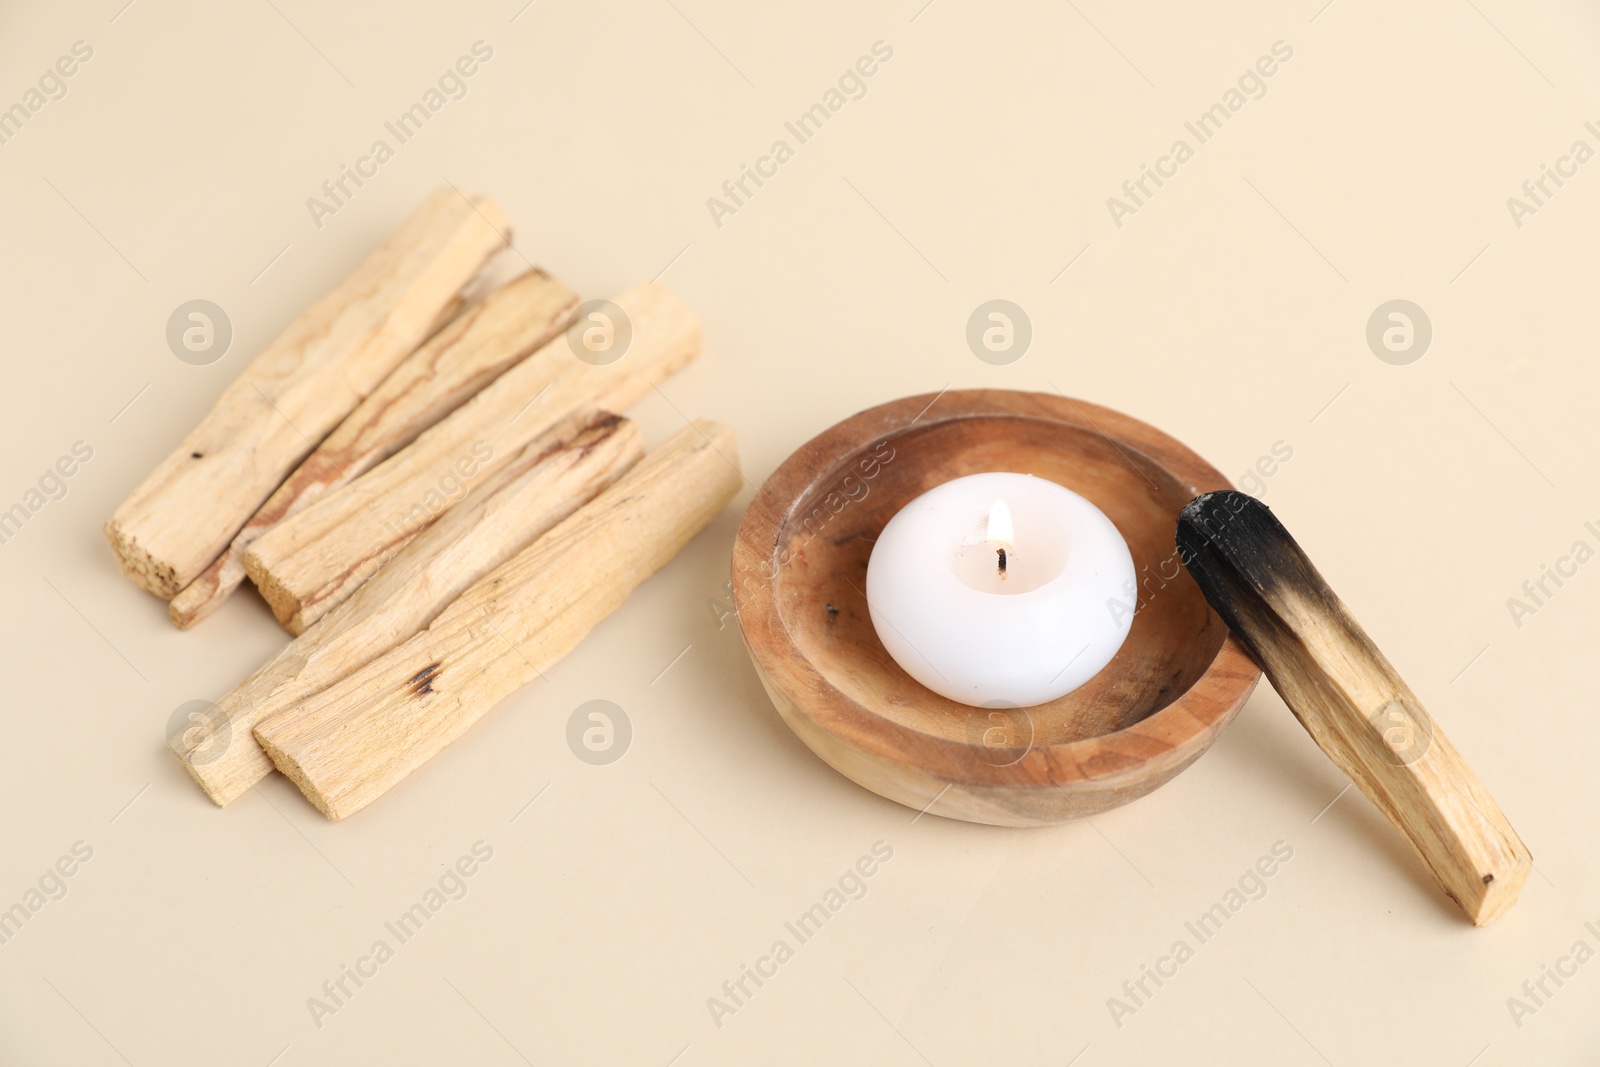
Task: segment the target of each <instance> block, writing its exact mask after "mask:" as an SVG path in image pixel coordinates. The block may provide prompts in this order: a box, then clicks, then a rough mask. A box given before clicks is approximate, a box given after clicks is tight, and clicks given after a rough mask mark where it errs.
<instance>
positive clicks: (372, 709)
mask: <svg viewBox="0 0 1600 1067" xmlns="http://www.w3.org/2000/svg"><path fill="white" fill-rule="evenodd" d="M737 462H738V460H737V456H736V452H735V446H734V439H733V431H732V430H730V429H728V428H727V427H726V426H721V425H719V424H717V423H714V422H709V421H705V420H702V421H700V422H697V423H695V424H694V425H693V426H690V427H686V428H684V429H683V430H681V431H680V432H679V433H678V434H677V435H676V436H674V437H673V438H671V439H670V440H669V441H667V442H666V443H665V444H663V445H662V446H661V447H660V448H657V449H656V450H655V451H653V452H651V453H650V454H649V455H647V456H646V457H645V459H644V461H643V462H641V463H640V464H639V465H638V466H637V467H635V468H634V469H633V470H631V471H629V472H628V473H627V474H626V475H624V476H623V478H622V480H621V481H619V482H617V484H616V485H614V486H612V487H611V488H610V489H607V490H606V491H605V492H604V493H601V494H600V496H598V497H596V498H595V499H594V501H593V502H591V503H589V504H587V505H585V506H584V507H582V508H580V509H579V510H578V512H577V513H576V514H575V515H573V516H572V517H571V518H569V519H567V520H566V521H565V522H563V523H562V524H561V525H559V526H557V527H556V528H555V529H553V530H551V531H550V532H549V533H547V534H545V535H544V536H543V537H541V538H540V539H539V540H537V541H535V542H534V543H533V544H532V545H531V546H529V547H528V548H527V549H525V550H523V551H522V552H521V553H520V554H519V555H517V556H516V557H515V558H513V559H512V560H510V561H509V562H508V563H506V564H505V565H504V566H502V567H500V568H499V569H498V570H496V571H494V572H493V573H491V574H489V575H488V576H487V577H485V578H483V579H481V580H480V581H479V582H478V583H477V584H475V585H474V586H472V588H470V589H468V590H467V591H466V592H465V593H463V594H462V595H461V597H460V599H458V600H457V601H456V602H455V603H453V604H451V605H450V606H449V607H448V608H446V609H445V611H444V613H443V614H441V615H440V616H439V618H438V619H436V620H434V622H433V623H432V625H430V626H429V627H428V628H427V629H426V630H424V631H423V632H421V633H419V634H417V635H416V636H415V637H413V638H411V640H409V641H407V642H406V643H405V644H403V645H400V646H398V647H397V648H395V649H393V650H392V651H390V652H388V653H387V654H385V655H384V656H383V657H382V658H380V659H378V660H376V661H374V662H373V663H371V664H369V665H368V666H367V667H365V668H363V669H362V670H360V671H357V672H356V673H355V674H353V675H351V676H350V677H348V678H346V679H345V680H344V681H342V682H340V683H338V684H337V685H334V686H333V687H331V688H329V689H327V690H325V691H324V692H322V693H319V694H318V695H317V696H315V697H313V698H311V699H310V700H307V701H305V702H303V703H301V704H300V705H299V706H298V707H295V708H292V709H291V710H289V711H286V712H282V713H279V714H277V715H274V716H272V717H271V718H267V719H263V720H262V721H261V722H259V723H258V724H257V725H256V739H257V740H258V741H260V742H261V745H262V747H263V748H265V749H266V751H267V754H268V755H269V756H270V757H272V761H273V763H275V764H276V765H277V767H278V769H279V770H281V771H283V772H284V773H286V774H288V775H289V777H290V778H292V779H294V781H295V784H297V785H298V786H300V788H301V790H302V791H304V793H305V794H306V796H307V797H309V798H310V799H311V802H312V803H313V804H315V805H316V806H317V807H318V808H319V809H321V810H322V812H323V814H325V815H327V816H328V817H329V818H333V819H342V818H344V817H345V816H347V815H349V814H351V813H352V812H355V811H359V810H360V809H361V808H363V807H365V806H366V805H368V804H370V803H372V801H374V800H376V799H377V798H378V797H380V796H382V795H383V794H384V793H385V792H386V791H388V790H389V789H390V788H391V787H393V786H394V785H395V784H396V783H397V782H399V781H400V780H401V779H402V778H404V777H405V776H406V775H407V774H409V773H411V771H413V770H415V769H416V768H417V767H419V766H420V765H421V764H422V763H423V762H424V761H425V760H427V759H429V758H430V757H431V756H433V755H435V754H436V753H437V752H439V750H440V749H442V748H444V747H445V746H446V745H448V744H449V743H450V742H451V741H453V740H455V739H456V738H457V737H459V736H460V735H461V734H462V733H463V732H464V731H465V730H466V729H467V728H468V727H470V726H471V725H472V724H473V723H474V722H476V721H477V720H478V719H479V718H480V717H481V716H482V715H483V714H484V712H486V711H488V710H489V709H490V708H491V707H493V706H494V705H495V704H496V703H498V702H499V701H500V700H501V699H503V698H504V697H506V696H508V695H509V694H511V693H512V692H513V691H515V690H516V689H517V688H518V687H520V686H522V685H524V684H526V683H527V682H530V681H532V680H533V679H534V678H535V677H536V676H537V675H538V674H539V673H540V672H541V671H544V670H546V669H548V668H549V667H550V666H551V665H552V664H554V663H555V662H556V661H557V660H559V659H560V658H561V657H562V656H563V655H565V654H566V653H567V652H568V651H569V650H571V649H572V647H573V646H574V645H576V644H577V643H578V642H579V641H580V640H582V638H583V636H584V635H585V634H587V633H588V632H589V630H590V629H592V628H593V627H594V625H595V624H596V623H598V622H599V621H600V620H601V619H603V618H605V617H606V616H607V615H609V614H610V613H611V612H612V611H614V610H615V609H616V608H617V607H618V606H619V605H620V604H621V603H622V602H623V601H624V600H626V599H627V597H628V594H629V593H631V592H632V591H633V589H634V588H635V587H637V586H638V585H639V583H641V582H642V581H644V580H645V579H646V578H647V577H649V576H650V575H651V574H653V573H654V572H655V571H656V570H658V569H659V568H660V567H661V566H662V565H663V564H665V563H666V562H667V561H668V560H669V559H671V558H672V557H673V556H674V555H675V554H676V553H677V552H678V550H679V549H681V548H682V547H683V546H684V545H685V544H687V543H688V541H689V539H690V538H692V537H693V536H694V535H695V534H696V533H698V532H699V531H700V530H701V529H703V528H704V527H705V526H706V524H707V523H709V522H710V521H711V520H712V519H713V518H714V517H715V516H716V515H717V513H718V512H719V511H721V510H722V508H723V507H724V506H725V505H726V504H727V503H728V501H729V500H731V499H732V498H733V494H734V493H735V492H737V491H738V488H739V485H740V481H741V479H740V475H739V471H738V467H737Z"/></svg>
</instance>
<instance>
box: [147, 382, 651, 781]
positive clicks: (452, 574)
mask: <svg viewBox="0 0 1600 1067" xmlns="http://www.w3.org/2000/svg"><path fill="white" fill-rule="evenodd" d="M643 454H644V446H643V443H642V439H641V437H640V434H639V430H638V427H636V426H635V425H634V424H633V423H631V422H629V421H628V420H627V419H624V418H622V417H621V416H619V415H611V414H605V413H586V414H583V415H580V416H577V417H575V418H573V419H570V420H566V421H564V422H562V423H561V424H560V425H558V426H556V427H555V428H553V429H551V430H550V431H548V432H547V433H545V434H543V435H542V436H540V437H539V438H537V439H536V440H534V442H533V443H532V444H530V445H528V446H527V447H526V448H525V449H523V450H522V452H521V453H520V454H519V455H518V456H517V457H516V458H515V459H514V460H512V461H511V462H510V463H509V464H507V465H506V466H504V467H502V468H501V469H500V470H499V471H497V472H495V474H494V475H492V476H491V477H490V478H489V479H488V480H487V481H485V482H484V483H483V484H482V485H480V486H479V487H478V488H477V490H475V491H474V492H473V494H472V495H471V496H470V497H468V498H467V500H466V501H464V502H463V503H462V504H461V506H460V507H458V508H455V509H454V510H452V511H451V512H450V514H449V515H446V516H445V517H444V518H443V519H441V520H439V521H438V522H436V523H434V524H433V525H432V526H430V527H428V528H427V529H426V530H424V531H423V532H422V533H421V534H419V535H418V536H417V537H416V538H415V539H413V540H412V541H411V543H410V544H408V545H406V547H405V548H404V549H403V550H401V552H400V553H399V554H398V555H396V556H395V558H394V559H392V560H390V561H389V563H388V565H387V566H385V567H384V568H383V570H381V571H379V572H378V574H377V575H376V576H374V577H373V579H372V580H371V581H370V582H367V583H366V584H365V585H363V586H362V587H361V588H360V589H359V590H357V592H356V594H355V595H354V596H352V597H351V598H350V599H349V600H347V601H345V602H344V603H343V604H341V605H339V607H337V608H335V609H334V610H333V611H331V612H329V613H328V615H327V617H326V618H324V619H322V620H321V621H320V622H318V623H317V624H316V625H315V626H313V627H311V629H309V630H307V631H306V632H305V633H303V634H301V635H300V636H299V637H297V638H295V639H294V640H293V641H291V642H289V644H288V646H287V647H286V648H284V649H283V651H281V652H279V653H278V655H276V656H275V657H273V658H272V659H271V660H270V661H268V662H267V664H266V665H265V666H263V667H262V668H261V669H260V670H258V671H256V672H255V673H254V674H252V675H251V676H250V677H249V678H247V679H246V680H245V681H244V682H243V683H242V684H241V685H239V686H238V687H237V688H236V689H234V690H233V692H231V693H229V694H228V695H227V696H225V697H223V698H222V699H221V700H220V701H218V702H217V703H216V704H215V705H214V706H213V707H212V708H211V709H210V710H209V711H208V712H207V713H206V715H205V716H204V717H203V719H202V720H200V721H197V722H195V723H194V724H192V725H190V726H188V727H187V728H186V729H184V730H181V731H179V732H177V733H175V734H174V735H173V737H172V738H171V746H172V750H173V751H174V752H175V753H177V756H178V758H179V759H180V760H182V761H183V764H184V766H185V767H187V768H188V770H189V773H190V774H192V775H194V779H195V781H197V782H199V783H200V786H201V788H202V789H204V790H205V791H206V795H207V796H209V797H210V798H211V799H212V800H213V801H215V802H216V803H217V804H219V805H220V804H228V803H230V802H231V801H233V800H234V799H236V798H237V797H239V796H241V795H242V794H243V793H245V791H247V790H248V789H249V788H250V787H251V786H253V785H255V784H256V783H257V782H259V781H260V780H261V779H262V778H264V777H266V776H267V774H268V773H269V772H270V771H271V770H272V764H271V763H270V762H269V761H268V760H267V757H266V755H265V754H264V753H263V752H262V751H261V749H260V747H259V746H257V744H256V742H255V739H254V738H253V737H252V736H251V734H250V731H251V729H252V728H253V727H254V726H255V724H256V723H257V722H259V721H260V720H262V719H264V718H267V717H269V716H272V715H275V714H277V713H278V712H280V711H284V710H286V709H288V708H291V707H293V706H295V705H296V704H298V703H299V702H300V701H302V700H305V699H306V698H307V697H310V696H312V695H314V694H316V693H317V692H319V691H321V690H323V689H325V688H327V687H328V686H330V685H332V684H333V683H334V682H337V681H339V680H340V679H342V678H345V677H347V676H349V675H350V674H353V673H354V672H355V671H356V670H358V669H360V668H361V667H364V666H366V665H367V664H368V663H370V662H372V661H373V660H375V659H377V658H378V657H379V656H380V655H382V654H383V653H385V652H387V651H389V650H390V649H391V648H393V647H394V646H395V645H397V644H399V643H400V642H401V641H404V640H405V639H406V638H408V637H410V636H412V635H413V634H415V633H417V632H418V631H420V630H421V629H422V628H423V627H424V626H426V625H427V624H428V623H430V622H432V621H433V620H434V618H435V617H437V616H438V614H439V613H440V612H441V611H443V610H444V608H445V607H446V606H447V605H448V604H449V603H450V602H451V601H452V600H454V599H455V598H456V597H457V596H458V595H459V594H460V592H461V591H462V590H463V589H464V588H466V587H468V586H469V585H471V584H472V583H473V582H475V581H477V580H478V579H479V578H481V577H482V576H483V575H485V574H487V573H489V572H490V571H491V570H493V569H494V568H496V567H498V566H499V565H500V564H502V563H504V562H505V561H506V560H508V559H510V558H511V557H512V556H514V555H516V554H517V553H518V552H520V551H521V550H522V549H524V548H526V547H527V546H528V545H529V544H531V543H532V542H533V540H534V539H535V538H537V537H538V536H539V535H540V534H542V533H544V532H545V531H546V530H548V529H550V528H551V527H552V526H554V525H555V524H556V523H558V522H560V521H561V520H563V519H565V518H567V516H569V515H571V514H572V513H573V512H574V511H576V510H577V509H578V508H579V507H580V506H581V505H583V504H585V503H587V502H588V501H590V500H592V499H593V498H594V497H595V495H596V494H598V493H599V492H600V491H601V490H603V489H605V488H606V487H607V486H609V485H611V484H612V483H613V482H614V481H616V479H617V478H619V477H621V476H622V474H623V473H624V472H625V471H627V470H628V469H629V468H630V467H632V466H633V465H634V464H635V463H637V462H638V460H639V458H640V457H641V456H642V455H643Z"/></svg>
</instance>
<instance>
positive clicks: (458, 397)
mask: <svg viewBox="0 0 1600 1067" xmlns="http://www.w3.org/2000/svg"><path fill="white" fill-rule="evenodd" d="M577 306H578V297H577V295H576V294H574V293H573V292H572V291H571V290H570V289H568V288H567V287H566V286H564V285H562V284H561V283H560V282H558V281H555V280H553V279H552V278H550V277H548V276H547V275H545V274H544V273H543V272H542V271H538V270H531V271H528V272H526V273H524V274H523V275H522V276H521V277H520V278H517V279H515V280H513V281H511V282H508V283H507V284H506V285H504V286H502V287H501V288H500V289H498V290H496V291H495V292H494V293H492V294H490V295H489V296H487V297H486V298H484V299H483V300H481V301H479V302H478V303H476V304H473V305H472V306H470V307H468V308H466V309H465V310H464V311H462V313H461V314H460V315H458V316H457V317H456V319H455V320H454V321H453V322H451V323H450V324H449V325H448V326H446V327H445V328H444V329H442V330H440V331H439V332H438V333H436V334H434V335H433V337H431V338H429V339H428V341H427V342H426V343H424V344H423V346H422V347H421V348H419V349H417V350H416V351H415V352H413V353H412V354H411V355H410V356H409V357H407V358H406V361H405V362H404V363H402V364H400V366H398V367H396V368H395V370H394V373H393V374H390V375H389V377H387V378H385V379H384V380H383V383H382V384H381V385H379V386H378V388H377V389H375V390H373V391H372V393H370V394H369V395H368V396H367V398H366V399H365V400H363V401H362V402H361V405H360V406H359V407H357V408H356V409H355V411H353V412H351V413H350V415H349V417H348V418H346V419H345V420H344V421H343V422H341V423H340V424H339V426H338V428H337V429H335V430H334V431H333V433H331V434H329V435H328V437H327V439H326V440H324V441H323V442H322V444H320V445H318V446H317V448H316V450H315V451H314V452H312V453H311V455H310V456H308V457H306V461H305V462H304V463H302V464H300V466H299V468H298V469H296V470H295V472H294V473H293V474H291V475H290V476H289V477H288V479H287V480H286V481H285V482H284V483H283V484H282V485H280V486H278V489H277V491H276V492H274V493H273V494H272V496H271V497H269V498H268V499H267V502H266V503H265V504H263V505H262V506H261V508H260V509H259V510H258V511H257V512H256V513H255V514H254V515H253V516H251V518H250V521H249V522H247V523H245V524H244V528H243V529H241V530H240V531H239V532H238V533H237V534H235V535H234V538H233V542H232V543H231V544H230V545H229V546H228V550H227V551H226V552H224V553H223V554H222V555H220V556H218V557H217V559H216V560H215V562H213V563H212V564H211V566H209V567H207V568H206V569H205V571H204V572H203V573H202V574H201V575H200V577H198V578H196V579H195V580H194V581H193V582H190V583H189V585H187V586H186V587H185V588H184V589H183V591H182V592H180V593H179V594H178V595H177V596H175V597H173V598H172V602H171V603H170V604H168V605H167V610H168V612H169V613H170V614H171V616H172V621H173V622H174V623H176V624H177V626H178V627H179V628H180V629H185V630H186V629H188V628H189V627H191V626H193V625H194V624H195V623H197V622H199V621H200V620H201V619H203V618H205V617H206V616H207V615H209V614H211V613H212V612H213V611H215V610H216V609H217V607H218V606H219V605H220V604H221V603H222V602H223V600H225V599H227V597H228V595H229V594H230V593H232V592H233V591H234V589H236V588H238V586H239V583H240V582H242V581H243V580H244V576H245V570H244V554H245V551H246V550H247V549H248V548H249V547H250V545H251V544H253V543H254V542H255V540H256V539H257V538H258V537H260V536H261V535H262V534H264V533H266V532H267V531H268V530H270V529H272V527H274V526H276V525H277V524H278V523H280V522H282V521H283V520H284V519H286V518H288V517H289V516H291V515H294V514H296V513H297V512H299V511H302V510H304V509H305V508H306V507H308V506H310V505H311V504H312V503H314V502H315V501H317V500H318V499H320V498H321V497H322V496H323V494H324V493H326V492H327V491H328V490H330V489H333V488H335V487H337V486H339V485H342V484H344V483H345V482H347V481H349V480H350V479H352V478H356V477H359V476H360V475H362V474H364V473H366V471H368V470H370V469H371V468H372V467H374V466H376V465H377V464H378V463H379V462H381V461H383V460H384V459H387V458H388V457H389V456H391V455H393V454H394V453H395V452H397V451H399V450H400V449H401V448H404V447H405V446H406V445H408V444H410V443H411V442H412V441H414V440H415V439H416V437H417V435H418V434H420V433H421V432H422V431H423V430H426V429H427V428H428V427H430V426H432V425H433V424H434V423H436V422H438V421H439V420H440V419H442V418H444V417H445V416H446V415H448V414H449V413H450V412H451V411H453V410H455V409H456V408H457V407H460V406H461V404H462V403H463V402H465V401H466V400H467V399H468V398H469V397H471V396H473V395H474V394H476V393H477V392H478V390H480V389H482V388H483V387H484V385H486V384H487V383H489V382H491V381H493V380H494V379H495V378H497V377H499V376H500V374H501V373H503V372H504V371H505V370H506V368H508V367H510V366H512V365H513V364H515V363H518V362H520V361H521V360H522V359H524V358H526V357H527V356H528V354H529V353H531V352H533V351H534V350H535V349H538V348H541V347H542V346H544V345H545V344H546V343H547V342H548V341H549V340H550V339H551V338H552V337H553V336H554V335H555V334H556V333H557V332H558V331H559V330H561V329H562V328H563V327H565V326H566V324H567V320H568V319H569V318H571V316H572V312H573V309H574V308H576V307H577Z"/></svg>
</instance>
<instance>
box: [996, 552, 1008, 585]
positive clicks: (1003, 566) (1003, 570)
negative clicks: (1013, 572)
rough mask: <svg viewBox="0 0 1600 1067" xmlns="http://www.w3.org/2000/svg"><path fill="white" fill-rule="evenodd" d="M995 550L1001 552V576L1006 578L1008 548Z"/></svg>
mask: <svg viewBox="0 0 1600 1067" xmlns="http://www.w3.org/2000/svg"><path fill="white" fill-rule="evenodd" d="M995 551H996V552H998V553H999V554H1000V577H1002V578H1004V577H1005V576H1006V550H1005V549H1003V548H998V549H995Z"/></svg>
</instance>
